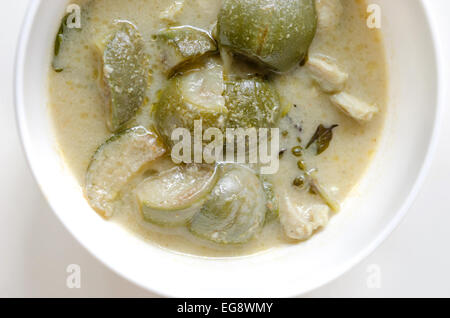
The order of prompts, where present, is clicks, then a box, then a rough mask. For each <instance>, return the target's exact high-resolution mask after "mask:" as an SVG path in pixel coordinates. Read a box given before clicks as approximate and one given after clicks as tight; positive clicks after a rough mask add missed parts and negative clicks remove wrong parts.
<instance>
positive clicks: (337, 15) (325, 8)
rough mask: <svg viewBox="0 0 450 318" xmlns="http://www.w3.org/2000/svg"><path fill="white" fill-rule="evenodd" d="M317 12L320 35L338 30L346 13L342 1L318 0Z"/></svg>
mask: <svg viewBox="0 0 450 318" xmlns="http://www.w3.org/2000/svg"><path fill="white" fill-rule="evenodd" d="M316 10H317V15H318V25H317V30H318V32H320V33H321V32H329V31H332V30H334V29H336V27H337V26H338V24H339V22H340V21H341V18H342V14H343V13H344V8H343V7H342V4H341V0H316Z"/></svg>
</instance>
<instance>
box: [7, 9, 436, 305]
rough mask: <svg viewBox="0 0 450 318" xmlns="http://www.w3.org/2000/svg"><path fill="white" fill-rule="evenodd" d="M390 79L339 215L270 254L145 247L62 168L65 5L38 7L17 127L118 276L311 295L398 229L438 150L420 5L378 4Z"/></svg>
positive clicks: (178, 289)
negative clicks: (58, 139) (58, 114)
mask: <svg viewBox="0 0 450 318" xmlns="http://www.w3.org/2000/svg"><path fill="white" fill-rule="evenodd" d="M375 2H376V3H379V4H380V5H381V7H382V14H383V33H384V35H385V40H386V50H387V56H388V60H389V73H390V92H391V94H390V105H389V115H388V119H387V125H386V129H385V133H384V136H383V138H382V142H381V146H380V149H379V152H378V155H377V156H376V158H375V159H374V162H373V164H372V165H371V168H370V169H369V171H368V173H367V175H366V176H365V177H364V179H363V180H362V182H361V184H360V186H358V188H357V189H356V190H355V191H354V193H353V195H352V196H351V197H350V198H349V199H348V200H347V201H346V203H345V208H344V209H343V211H342V213H340V214H339V215H337V216H335V217H333V219H332V220H331V223H330V224H329V226H328V227H327V228H326V230H324V231H322V232H320V233H318V234H317V235H316V236H315V237H313V238H312V239H311V240H309V241H308V242H305V243H302V244H298V245H295V246H289V247H282V248H278V249H274V250H271V251H268V252H266V253H263V254H259V255H254V256H248V257H241V258H230V259H208V258H201V257H193V256H186V255H180V254H177V253H172V252H170V251H167V250H163V249H161V248H158V247H156V246H152V245H150V244H147V243H144V242H143V241H141V240H140V239H138V238H137V237H135V236H133V235H131V234H129V233H128V232H127V231H126V230H125V229H123V228H121V227H120V226H117V225H115V224H114V223H111V222H105V221H104V220H103V219H101V218H100V217H98V216H97V214H96V213H94V212H93V211H92V210H91V208H90V207H89V206H88V204H87V203H86V201H85V200H84V198H83V195H82V191H81V189H80V186H79V185H78V184H77V182H76V180H75V178H74V177H73V176H72V175H71V173H70V171H69V169H68V168H67V167H66V165H65V163H64V162H63V161H62V159H61V157H60V155H59V153H58V148H57V147H56V144H55V139H54V135H53V131H52V125H51V121H50V118H49V114H48V112H47V86H46V76H47V72H48V69H49V63H50V59H51V49H52V46H53V41H54V37H55V32H56V30H57V28H58V24H59V18H60V17H61V15H62V12H63V10H64V9H65V5H66V1H48V0H35V1H32V2H31V6H30V8H29V10H28V14H27V16H26V19H25V23H24V27H23V31H22V36H21V38H20V43H19V48H18V54H17V61H16V71H15V74H16V78H15V97H16V107H17V120H18V123H19V126H20V132H21V135H22V141H23V144H24V148H25V151H26V154H27V156H28V160H29V162H30V165H31V168H32V170H33V172H34V174H35V177H36V180H37V182H38V183H39V185H40V187H41V189H42V192H43V193H44V195H45V196H46V197H47V199H48V201H49V203H50V205H51V206H52V208H53V210H54V211H55V213H56V215H57V216H58V217H59V218H60V219H61V221H62V222H63V223H64V224H65V226H66V227H67V229H68V230H69V231H70V232H71V233H72V234H73V235H74V236H75V237H76V238H77V239H78V240H79V241H80V243H81V244H82V245H84V246H85V247H86V248H87V249H88V250H89V251H90V252H91V253H92V254H93V255H95V256H96V257H97V258H98V259H99V260H101V261H102V262H104V263H105V264H106V265H107V266H109V267H110V268H111V269H113V270H115V271H116V272H118V273H119V274H121V275H122V276H124V277H126V278H128V279H129V280H131V281H132V282H135V283H136V284H138V285H141V286H142V287H145V288H147V289H148V290H151V291H153V292H156V293H158V294H161V295H169V296H179V297H204V296H207V297H209V296H211V297H284V296H295V295H300V294H302V293H305V292H307V291H311V290H312V289H314V288H317V287H319V286H321V285H323V284H325V283H327V282H329V281H331V280H333V279H335V278H337V277H338V276H339V275H341V274H343V273H344V272H345V271H347V270H348V269H350V268H351V267H352V266H354V265H355V264H356V263H358V262H359V261H361V260H362V259H363V258H364V257H365V256H367V255H368V254H369V253H370V252H372V251H373V250H374V249H375V248H376V247H377V246H378V245H379V244H380V243H381V242H382V241H383V240H384V239H385V238H386V237H387V235H388V234H389V233H390V232H391V231H392V230H393V229H394V228H395V227H396V226H397V225H398V223H399V222H400V220H401V219H402V217H403V216H404V215H405V213H406V211H407V210H408V207H409V206H410V204H411V203H412V201H413V199H414V197H415V195H416V194H417V192H418V189H419V186H420V184H421V183H422V181H423V179H424V176H425V173H426V172H427V170H428V166H429V164H430V161H431V153H432V152H433V149H434V147H435V143H436V135H437V127H438V118H439V115H440V113H441V109H442V107H441V106H440V105H441V91H442V87H441V77H440V70H439V65H441V64H440V63H439V58H438V54H437V52H438V51H437V49H436V43H435V41H434V32H433V26H432V21H431V20H430V18H429V16H428V12H427V8H426V6H425V5H424V4H423V3H422V1H420V0H396V1H391V0H378V1H375Z"/></svg>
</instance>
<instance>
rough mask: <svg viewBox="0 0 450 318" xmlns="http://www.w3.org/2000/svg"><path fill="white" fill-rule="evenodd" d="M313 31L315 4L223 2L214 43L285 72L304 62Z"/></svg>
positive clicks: (297, 0)
mask: <svg viewBox="0 0 450 318" xmlns="http://www.w3.org/2000/svg"><path fill="white" fill-rule="evenodd" d="M316 28H317V13H316V7H315V0H224V2H223V5H222V8H221V10H220V13H219V18H218V24H217V29H218V30H217V31H218V32H217V38H218V39H217V40H218V42H219V44H220V45H222V46H224V47H228V48H230V49H231V50H232V51H234V52H236V53H239V54H241V55H243V56H245V57H247V58H249V59H251V60H254V61H256V62H258V63H261V64H263V65H265V66H267V67H269V68H271V69H272V70H275V71H278V72H285V71H288V70H290V69H291V68H292V67H294V66H295V65H297V64H299V63H300V62H301V61H302V60H303V59H305V57H306V56H307V53H308V49H309V47H310V45H311V42H312V40H313V39H314V36H315V34H316Z"/></svg>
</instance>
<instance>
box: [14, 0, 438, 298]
mask: <svg viewBox="0 0 450 318" xmlns="http://www.w3.org/2000/svg"><path fill="white" fill-rule="evenodd" d="M41 2H42V0H39V1H31V2H30V3H29V5H28V8H27V9H26V14H25V16H24V19H23V22H22V27H21V30H20V35H19V38H18V42H17V47H16V56H15V62H14V78H13V96H14V107H15V117H16V123H17V130H18V133H19V136H20V140H21V146H22V149H23V152H24V154H25V157H26V162H27V165H28V167H29V168H30V170H31V173H32V175H33V178H34V180H35V182H36V184H37V185H38V187H39V189H40V191H41V193H43V194H44V197H45V200H46V201H47V202H48V204H49V206H50V207H51V209H52V211H53V213H54V214H55V215H56V217H57V218H58V219H59V220H60V222H61V223H62V224H63V225H64V227H65V228H66V230H67V231H68V232H69V233H71V235H72V236H73V237H74V238H75V240H76V241H77V242H78V243H79V244H80V245H81V246H83V248H85V249H86V250H87V251H88V252H89V253H90V254H91V255H92V256H93V257H94V258H95V259H97V260H98V261H99V262H100V263H102V264H104V265H105V266H106V267H107V268H109V269H110V270H112V271H113V272H114V273H116V274H118V275H119V276H120V277H123V278H125V279H126V280H127V281H129V282H132V283H133V284H135V285H137V286H139V287H141V288H143V289H144V290H147V291H150V292H153V293H155V294H157V295H160V296H166V297H171V296H172V295H169V294H166V293H164V291H161V290H158V289H157V288H154V287H152V286H147V285H144V284H142V283H141V282H139V281H138V280H136V279H134V278H132V277H130V276H129V275H128V274H127V273H125V272H123V271H121V270H119V269H118V268H115V267H114V265H113V264H111V263H110V262H108V261H106V260H104V259H101V258H100V257H99V256H98V255H97V254H96V253H95V251H93V250H92V249H91V248H90V247H89V246H87V245H85V244H83V243H82V241H81V240H80V238H79V237H78V236H77V235H75V233H74V232H73V230H72V228H71V227H70V225H69V224H67V223H66V222H65V221H64V219H63V218H62V217H61V215H60V214H59V213H57V211H56V209H55V207H54V205H53V204H52V201H51V199H50V197H49V196H47V195H46V194H47V192H46V190H45V188H44V186H43V185H42V183H41V182H40V180H39V179H38V177H37V174H36V172H35V167H34V164H33V160H34V159H33V158H32V157H31V154H30V152H29V150H28V149H29V144H30V142H31V141H30V134H29V132H28V129H27V124H26V119H25V104H24V100H23V96H22V93H23V92H24V88H23V74H24V70H25V59H26V52H27V50H26V49H27V44H28V40H29V38H30V32H31V30H32V27H33V23H34V21H35V17H36V14H37V11H38V8H39V6H40V5H41ZM418 3H419V5H420V6H421V9H422V10H423V12H424V14H425V18H426V22H427V24H426V25H425V26H424V27H425V28H427V29H428V30H429V33H430V35H431V42H432V44H433V46H432V47H431V48H430V50H432V51H433V54H432V55H433V56H434V58H435V61H436V65H433V67H436V70H435V72H436V87H435V93H434V94H435V96H436V108H435V118H434V125H433V129H432V133H431V137H430V142H429V145H428V148H427V150H426V156H425V159H424V160H423V162H422V165H421V169H420V172H419V174H418V176H417V177H416V180H415V181H414V184H413V186H412V190H411V191H410V193H409V194H408V196H407V198H406V199H405V200H404V202H403V204H402V206H401V208H400V209H398V211H397V212H396V213H395V214H394V215H393V217H392V219H391V220H390V222H389V224H388V225H387V226H386V227H385V228H384V229H382V230H381V231H379V233H378V234H377V235H376V236H375V237H374V238H373V239H372V241H371V243H370V244H367V245H366V247H365V248H363V249H361V250H360V251H359V252H358V253H357V254H355V255H354V256H353V257H352V258H349V259H348V260H347V261H346V262H344V264H343V265H342V266H341V267H340V268H336V270H334V271H332V272H330V273H329V274H327V275H326V276H325V278H324V279H323V280H321V281H320V282H318V283H316V284H312V285H311V286H310V287H309V288H306V289H304V290H303V291H302V292H301V293H298V294H296V295H291V296H292V297H294V296H301V295H305V294H307V293H310V292H312V291H314V290H316V289H318V288H320V287H323V286H325V285H327V284H329V283H331V282H333V281H334V280H336V279H337V278H339V277H340V276H342V275H343V274H345V273H347V272H348V271H350V270H351V269H352V268H353V267H355V266H356V265H357V264H358V263H360V262H361V261H362V260H364V259H365V258H367V257H368V256H369V255H370V254H372V253H373V252H374V251H375V249H376V248H377V247H378V246H380V245H381V243H383V242H384V241H385V240H386V239H387V238H388V237H389V236H390V235H391V234H392V232H393V231H394V230H395V229H396V228H397V227H398V226H399V225H400V223H401V221H402V220H403V219H404V217H405V215H406V214H407V213H408V211H409V209H410V208H411V206H412V204H413V203H414V202H415V199H416V198H417V195H418V194H419V192H420V190H421V189H422V186H423V184H424V181H425V178H426V177H427V175H428V173H429V171H430V168H431V165H432V162H433V159H434V156H435V154H436V150H437V146H438V141H439V135H440V131H441V126H442V114H443V112H444V98H445V94H444V89H443V88H444V87H445V82H444V80H445V78H444V73H443V70H442V67H441V66H443V65H444V64H443V61H444V60H443V56H442V49H441V43H440V42H439V41H438V32H437V22H435V20H434V19H433V18H432V13H431V9H430V7H429V4H427V2H426V1H425V0H419V1H418Z"/></svg>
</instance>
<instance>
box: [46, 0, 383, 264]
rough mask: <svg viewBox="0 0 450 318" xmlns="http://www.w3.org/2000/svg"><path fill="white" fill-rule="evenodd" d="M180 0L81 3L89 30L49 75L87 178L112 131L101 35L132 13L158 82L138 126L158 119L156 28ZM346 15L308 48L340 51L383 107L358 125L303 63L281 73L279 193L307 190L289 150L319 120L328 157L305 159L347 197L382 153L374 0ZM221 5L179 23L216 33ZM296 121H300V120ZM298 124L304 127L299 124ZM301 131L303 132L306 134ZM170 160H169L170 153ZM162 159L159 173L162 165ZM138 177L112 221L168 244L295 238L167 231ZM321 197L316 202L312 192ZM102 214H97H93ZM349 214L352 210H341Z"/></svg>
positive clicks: (59, 116)
mask: <svg viewBox="0 0 450 318" xmlns="http://www.w3.org/2000/svg"><path fill="white" fill-rule="evenodd" d="M172 2H173V1H167V0H133V1H124V0H93V1H74V3H77V4H79V5H81V6H82V7H83V8H84V9H83V12H84V14H85V17H86V18H85V19H83V25H82V29H81V30H80V31H77V32H73V33H72V35H71V37H70V38H69V39H68V40H67V41H65V43H64V47H63V49H62V50H63V51H62V53H61V61H62V63H63V64H64V65H65V69H64V71H63V72H60V73H56V72H53V71H50V72H49V107H50V112H51V117H52V118H53V123H54V129H55V134H56V138H57V142H58V144H59V147H60V150H61V152H62V154H63V156H64V159H65V162H66V163H67V165H68V166H69V167H70V169H71V170H72V172H73V174H74V175H75V177H76V178H77V180H78V181H79V183H80V185H81V186H83V185H84V178H85V173H86V169H87V167H88V165H89V163H90V160H91V157H92V155H93V153H94V152H95V151H96V149H97V148H98V147H99V146H100V145H101V144H102V143H103V142H104V141H105V140H107V139H108V138H109V137H110V136H111V132H110V131H109V130H108V129H107V127H106V125H105V114H104V101H103V99H102V95H101V94H100V92H99V89H98V77H99V73H98V61H97V57H96V53H95V49H94V44H93V43H95V41H98V39H99V38H101V37H102V36H105V35H106V34H108V32H109V31H110V25H111V23H112V21H114V20H118V19H119V20H128V21H131V22H132V23H133V24H134V25H136V26H137V28H138V29H139V31H140V33H141V34H142V37H143V39H144V41H145V44H146V50H147V53H148V54H149V56H150V62H151V69H152V80H151V88H150V89H149V90H148V92H147V97H148V101H149V102H148V103H147V104H146V106H145V107H143V108H142V110H141V111H140V112H139V113H138V116H137V119H136V120H135V122H134V123H133V124H143V125H146V126H149V125H151V123H152V119H151V118H150V116H149V115H148V114H149V113H150V110H151V105H152V103H153V102H154V101H155V98H156V92H157V91H158V90H159V89H160V88H161V87H162V86H163V84H164V83H163V79H164V78H163V76H162V75H161V63H160V61H159V58H158V52H157V48H156V45H155V42H154V41H153V40H152V35H153V34H155V33H156V32H157V31H158V30H160V29H162V28H164V27H167V23H166V22H164V21H162V20H161V19H160V14H161V12H162V11H163V10H165V9H167V7H168V6H169V5H171V4H172ZM342 4H343V6H344V16H343V18H342V21H341V23H340V25H339V26H338V27H337V28H336V29H335V30H332V31H331V32H327V33H326V34H324V33H318V34H317V35H316V38H315V40H314V42H313V44H312V47H311V49H310V54H315V53H319V54H324V55H327V56H330V57H332V58H333V59H334V60H336V61H337V62H338V64H339V65H340V66H341V67H342V68H343V69H344V70H345V71H346V72H348V73H349V75H350V77H349V81H348V84H347V89H346V90H347V91H348V92H349V93H351V94H353V95H355V96H358V97H360V98H361V99H362V100H365V101H367V102H370V103H376V104H377V106H378V107H379V108H380V113H379V114H377V115H376V116H375V117H374V119H373V120H372V121H370V122H369V123H366V124H360V123H358V122H356V121H354V120H353V119H351V118H349V117H347V116H346V115H344V114H343V113H341V112H340V111H339V110H337V108H336V107H335V106H333V105H331V103H330V101H329V98H328V96H327V95H326V94H325V93H323V92H322V91H321V90H320V88H319V87H318V85H317V84H316V83H315V82H314V81H313V80H312V79H311V77H310V75H309V74H308V72H307V71H306V70H305V68H297V69H295V70H294V71H292V72H290V73H288V74H283V75H279V76H277V77H275V83H276V87H277V88H278V90H279V93H280V96H281V99H282V103H283V105H285V107H290V111H289V113H288V116H289V118H290V119H289V120H288V119H287V117H286V118H284V119H283V120H282V122H281V125H280V130H281V131H287V132H288V135H287V136H285V137H283V136H280V140H281V147H282V148H283V147H285V148H287V149H288V150H287V151H286V153H285V154H284V155H283V157H282V158H281V162H280V170H279V172H278V173H277V174H276V175H274V176H272V177H271V180H272V182H273V183H274V185H275V187H276V188H277V189H278V190H277V191H276V192H277V193H278V194H280V193H283V195H284V194H286V193H287V195H291V196H299V199H301V198H302V197H301V196H302V194H300V193H299V192H298V191H297V190H296V189H295V188H293V187H292V181H293V179H294V178H295V177H296V175H297V174H298V172H299V170H298V168H297V160H298V158H296V157H294V156H293V155H291V154H290V149H291V148H292V147H293V146H296V145H298V137H300V138H301V139H302V143H303V144H305V142H307V141H308V140H309V138H310V137H311V136H312V135H313V134H314V131H315V129H316V128H317V126H318V125H319V124H324V125H325V126H330V125H333V124H338V125H339V127H338V128H337V129H336V130H335V131H334V138H333V140H332V142H331V144H330V147H329V148H328V150H327V151H326V152H324V153H323V154H321V155H320V156H315V155H314V154H312V153H310V152H306V153H305V155H304V157H305V161H306V163H307V164H308V166H310V167H314V168H316V169H317V171H318V172H317V177H318V179H319V180H320V181H321V183H322V184H323V185H324V186H326V187H327V188H328V189H330V191H331V192H332V194H333V195H334V196H335V198H337V199H338V200H339V201H340V202H343V201H344V199H345V197H346V196H347V195H348V193H349V192H350V191H351V189H352V188H353V187H354V186H355V185H356V184H357V182H358V180H359V179H360V178H361V177H362V175H363V174H364V172H365V170H366V168H367V167H368V165H369V163H370V161H371V158H372V157H373V155H374V153H375V151H376V150H377V145H378V140H379V137H380V135H381V130H382V128H383V123H384V119H385V113H386V103H387V73H386V62H385V56H384V48H383V42H382V39H381V34H380V32H379V31H378V30H374V29H369V28H368V27H367V26H366V13H365V12H366V3H365V2H364V1H358V0H355V1H353V0H343V1H342ZM220 5H221V1H220V0H187V1H185V6H184V9H183V11H182V12H181V14H180V15H179V17H178V21H179V23H177V24H179V25H191V26H195V27H198V28H203V29H206V30H212V28H213V27H214V24H215V22H216V19H217V14H218V12H219V9H220ZM294 124H295V126H294ZM299 127H300V128H301V129H299ZM300 130H301V132H300ZM167 160H170V159H167ZM166 166H167V161H166V162H164V161H163V162H161V163H159V164H158V166H157V167H154V169H156V170H163V169H164V167H166ZM138 181H139V180H135V181H133V182H132V183H131V184H130V185H129V189H128V190H125V191H123V192H124V193H125V195H124V196H123V198H122V200H121V201H120V202H119V203H118V206H117V211H120V212H119V213H117V212H116V213H115V215H114V217H113V219H112V221H115V222H118V223H120V224H122V225H123V226H125V227H126V228H127V229H128V230H130V231H131V232H132V233H136V234H137V235H139V236H140V237H142V238H143V239H145V240H148V241H149V242H151V243H154V244H157V245H159V246H161V247H163V248H167V249H170V250H175V251H178V252H183V253H189V254H196V255H202V256H214V257H218V256H238V255H247V254H253V253H256V252H260V251H263V250H266V249H268V248H271V247H275V246H279V245H280V244H292V243H294V242H292V241H290V240H289V239H287V238H286V237H285V235H284V234H283V231H282V229H281V226H280V224H279V222H273V223H270V224H268V225H266V226H265V228H264V229H263V231H262V232H261V233H260V234H259V235H258V236H257V237H256V238H254V239H253V240H252V241H250V242H249V243H247V244H245V245H242V246H235V245H233V246H218V245H216V244H212V243H209V242H205V241H203V240H200V239H197V238H195V237H194V236H193V235H191V234H190V233H189V232H188V231H187V229H185V228H184V227H183V228H176V229H162V228H159V227H157V226H154V225H151V224H149V223H146V222H144V221H143V220H142V218H141V216H140V214H139V212H138V208H137V204H136V203H135V200H134V194H133V191H132V188H133V186H134V185H135V184H136V182H138ZM313 200H314V199H313ZM93 213H94V212H93ZM342 213H345V211H343V212H342Z"/></svg>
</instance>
